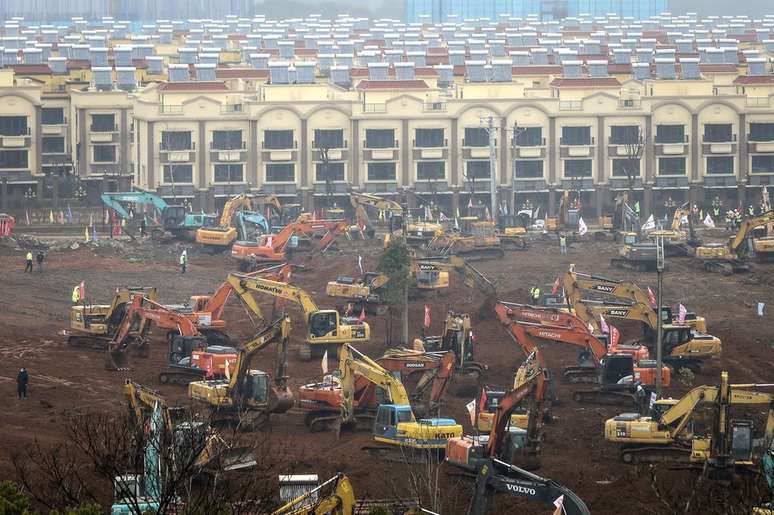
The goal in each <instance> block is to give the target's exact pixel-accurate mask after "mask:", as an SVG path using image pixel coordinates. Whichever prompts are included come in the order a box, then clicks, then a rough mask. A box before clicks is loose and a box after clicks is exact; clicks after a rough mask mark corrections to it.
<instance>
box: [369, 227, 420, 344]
mask: <svg viewBox="0 0 774 515" xmlns="http://www.w3.org/2000/svg"><path fill="white" fill-rule="evenodd" d="M410 267H411V254H410V253H409V249H408V246H407V245H406V242H405V241H403V239H402V238H397V237H396V238H392V239H391V240H390V243H389V244H388V245H387V248H386V249H384V253H382V255H381V257H380V258H379V263H378V265H377V267H376V269H377V271H378V272H379V273H382V274H385V275H386V276H388V277H389V278H390V280H389V281H388V282H387V284H385V285H384V286H383V287H382V297H383V298H384V302H385V303H386V304H387V305H388V306H389V307H390V318H389V323H390V326H392V318H393V317H392V313H393V307H394V306H399V305H400V306H403V309H402V313H403V340H404V341H403V343H404V344H405V343H408V288H409V282H410V280H409V270H410Z"/></svg>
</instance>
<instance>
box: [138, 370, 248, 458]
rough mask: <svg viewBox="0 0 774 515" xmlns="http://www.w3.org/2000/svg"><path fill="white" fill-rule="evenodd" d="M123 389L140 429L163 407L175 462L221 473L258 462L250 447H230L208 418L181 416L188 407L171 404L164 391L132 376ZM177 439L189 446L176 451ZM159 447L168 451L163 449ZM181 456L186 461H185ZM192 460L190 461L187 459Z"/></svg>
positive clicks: (166, 435) (166, 432) (165, 424)
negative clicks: (155, 411) (204, 420)
mask: <svg viewBox="0 0 774 515" xmlns="http://www.w3.org/2000/svg"><path fill="white" fill-rule="evenodd" d="M123 390H124V397H126V399H127V401H128V405H129V411H130V413H131V414H132V415H133V416H134V418H135V420H136V423H137V428H138V429H144V428H145V424H146V422H147V421H148V419H149V418H150V416H151V414H152V413H153V410H154V409H156V406H158V407H159V408H160V409H161V415H162V421H163V426H164V434H165V437H166V440H167V442H168V443H169V445H170V446H171V447H170V448H171V449H172V456H170V457H171V458H173V459H172V462H173V465H174V466H179V467H189V466H190V467H192V468H193V469H194V470H197V471H201V472H206V473H218V472H225V471H229V470H239V469H244V468H250V467H254V466H255V465H256V461H255V457H254V456H253V454H252V453H251V452H250V451H249V450H246V449H241V448H233V447H230V446H229V445H228V444H227V443H226V442H225V440H223V437H221V436H220V435H219V434H218V433H217V432H215V431H214V430H213V429H212V428H211V427H209V425H208V424H206V423H204V422H200V421H195V420H191V419H189V418H188V417H180V416H179V414H180V413H182V412H183V411H184V410H183V409H182V408H175V407H171V406H169V405H168V404H167V402H166V400H165V399H164V397H162V396H161V394H160V393H158V392H156V391H153V390H151V389H149V388H146V387H145V386H142V385H140V384H138V383H135V382H134V381H130V380H127V381H126V382H125V383H124V388H123ZM170 440H171V441H170ZM175 442H186V444H187V445H188V446H189V447H187V448H184V449H182V451H183V452H184V455H182V456H179V455H177V454H176V453H175V450H176V449H177V447H176V446H175V444H174V443H175ZM158 451H159V453H160V454H162V455H166V453H165V452H161V450H160V449H159V450H158ZM180 460H184V461H183V462H182V463H181V462H180ZM189 460H191V461H190V463H186V462H187V461H189Z"/></svg>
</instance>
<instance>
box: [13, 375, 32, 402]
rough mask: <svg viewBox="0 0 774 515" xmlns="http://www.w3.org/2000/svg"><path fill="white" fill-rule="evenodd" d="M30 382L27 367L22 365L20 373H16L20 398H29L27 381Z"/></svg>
mask: <svg viewBox="0 0 774 515" xmlns="http://www.w3.org/2000/svg"><path fill="white" fill-rule="evenodd" d="M29 382H30V376H29V374H28V373H27V369H26V368H24V367H22V369H21V370H19V373H18V374H17V375H16V393H17V394H18V395H19V398H20V399H21V398H22V397H24V398H25V399H26V398H27V383H29Z"/></svg>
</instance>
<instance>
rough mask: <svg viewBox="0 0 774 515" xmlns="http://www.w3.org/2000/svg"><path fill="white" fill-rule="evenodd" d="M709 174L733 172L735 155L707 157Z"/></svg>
mask: <svg viewBox="0 0 774 515" xmlns="http://www.w3.org/2000/svg"><path fill="white" fill-rule="evenodd" d="M707 173H708V174H733V173H734V156H713V157H708V158H707Z"/></svg>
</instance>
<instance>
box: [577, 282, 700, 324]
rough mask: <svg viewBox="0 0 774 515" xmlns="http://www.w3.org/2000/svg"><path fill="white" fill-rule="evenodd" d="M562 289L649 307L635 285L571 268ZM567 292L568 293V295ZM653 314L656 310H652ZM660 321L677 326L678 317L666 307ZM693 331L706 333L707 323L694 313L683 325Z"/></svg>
mask: <svg viewBox="0 0 774 515" xmlns="http://www.w3.org/2000/svg"><path fill="white" fill-rule="evenodd" d="M562 287H563V288H564V291H565V295H568V296H573V297H574V296H576V295H579V294H580V293H579V292H577V290H581V291H585V292H591V293H595V294H598V295H602V296H608V297H616V298H618V299H624V300H627V301H630V302H637V303H639V304H640V305H642V306H651V302H650V300H651V299H650V298H649V297H648V295H647V294H646V293H645V292H643V291H642V289H641V288H640V287H639V286H637V285H636V284H634V283H632V282H628V281H619V280H617V279H610V278H608V277H602V276H598V275H591V274H584V273H581V272H577V271H575V270H574V268H573V267H571V269H570V270H569V271H567V272H565V273H564V275H563V276H562ZM568 292H569V293H568ZM653 312H654V314H655V312H656V309H655V308H653ZM661 317H662V321H664V322H665V323H671V324H677V322H678V316H677V315H675V314H674V313H672V309H671V308H669V307H668V306H662V307H661ZM684 325H687V326H688V327H690V328H691V329H693V330H695V331H699V332H702V333H706V332H707V321H706V320H705V319H704V317H701V316H698V315H696V313H690V312H689V313H687V314H686V316H685V324H684Z"/></svg>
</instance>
